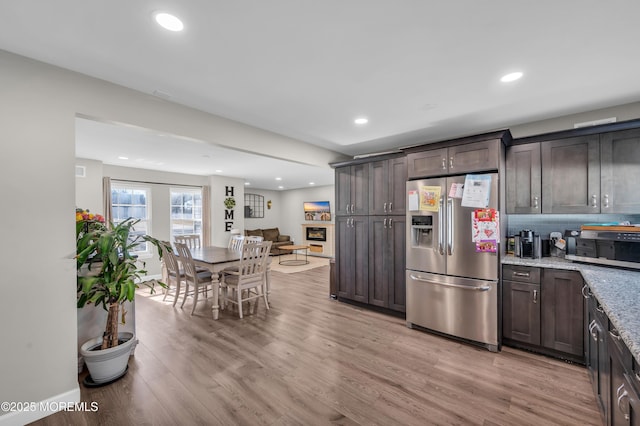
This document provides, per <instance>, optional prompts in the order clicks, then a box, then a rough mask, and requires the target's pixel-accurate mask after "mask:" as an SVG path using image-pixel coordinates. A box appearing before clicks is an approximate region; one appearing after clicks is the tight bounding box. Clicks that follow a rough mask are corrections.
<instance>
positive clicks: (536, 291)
mask: <svg viewBox="0 0 640 426" xmlns="http://www.w3.org/2000/svg"><path fill="white" fill-rule="evenodd" d="M533 303H538V290H533Z"/></svg>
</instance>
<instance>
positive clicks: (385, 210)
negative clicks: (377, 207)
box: [382, 203, 387, 213]
mask: <svg viewBox="0 0 640 426" xmlns="http://www.w3.org/2000/svg"><path fill="white" fill-rule="evenodd" d="M382 208H383V209H384V212H385V213H386V212H387V203H384V206H383V207H382Z"/></svg>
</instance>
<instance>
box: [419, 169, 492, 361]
mask: <svg viewBox="0 0 640 426" xmlns="http://www.w3.org/2000/svg"><path fill="white" fill-rule="evenodd" d="M487 176H489V179H490V183H488V187H489V203H488V206H486V207H487V208H490V209H495V210H496V211H497V210H498V206H499V204H498V198H499V193H498V187H499V186H498V174H497V173H490V174H485V175H484V177H487ZM465 177H466V175H462V176H450V177H442V178H433V179H424V180H414V181H409V182H407V195H408V196H407V259H406V260H407V280H406V287H407V300H406V303H407V312H406V314H407V326H408V327H410V328H413V326H414V325H418V326H420V327H424V328H426V329H429V330H432V331H435V332H437V333H442V334H445V335H449V336H453V337H457V338H461V339H464V340H468V341H471V342H474V343H477V344H481V345H483V346H485V347H487V348H488V349H489V350H492V351H497V350H499V347H500V339H499V336H500V333H499V329H498V327H499V313H498V307H499V304H498V299H499V281H498V279H499V251H500V250H499V248H498V249H497V251H496V252H486V251H478V248H477V246H476V242H474V241H472V227H473V224H472V213H473V212H474V211H475V210H476V207H462V199H461V198H458V197H459V194H458V195H457V196H454V197H450V196H449V195H450V192H451V191H452V186H453V185H454V184H455V185H463V184H464V183H465ZM438 187H439V188H440V190H439V196H437V197H434V199H432V200H429V204H426V203H423V202H422V200H420V202H416V194H420V191H421V190H424V188H431V189H434V188H438ZM454 190H455V186H454ZM437 192H438V191H432V192H431V194H432V195H433V194H436V195H437ZM497 241H499V239H498V240H497Z"/></svg>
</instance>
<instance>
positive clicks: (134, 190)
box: [111, 183, 152, 257]
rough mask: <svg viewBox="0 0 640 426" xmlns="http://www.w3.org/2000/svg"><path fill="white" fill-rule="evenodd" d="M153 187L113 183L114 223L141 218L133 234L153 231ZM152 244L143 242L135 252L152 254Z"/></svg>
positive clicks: (141, 254) (146, 254)
mask: <svg viewBox="0 0 640 426" xmlns="http://www.w3.org/2000/svg"><path fill="white" fill-rule="evenodd" d="M150 194H151V189H150V188H148V187H144V186H139V185H135V184H123V183H112V184H111V214H112V220H113V222H114V223H120V222H122V221H124V220H126V219H128V218H130V217H132V218H135V219H140V222H138V223H137V224H136V225H135V229H134V230H133V232H132V234H133V235H143V234H149V235H150V233H151V211H150V209H151V207H150V206H151V200H150ZM150 246H151V244H149V243H147V242H142V243H140V244H138V245H137V246H136V248H135V250H134V252H133V254H136V255H138V256H141V257H145V256H151V254H152V253H151V248H152V247H150Z"/></svg>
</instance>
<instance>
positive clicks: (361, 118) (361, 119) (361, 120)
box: [353, 117, 369, 124]
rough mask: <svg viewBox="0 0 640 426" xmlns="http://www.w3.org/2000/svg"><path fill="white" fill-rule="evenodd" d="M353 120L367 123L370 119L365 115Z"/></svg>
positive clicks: (357, 122) (358, 122)
mask: <svg viewBox="0 0 640 426" xmlns="http://www.w3.org/2000/svg"><path fill="white" fill-rule="evenodd" d="M353 122H354V123H356V124H367V123H368V122H369V119H368V118H365V117H358V118H356V119H355V120H353Z"/></svg>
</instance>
